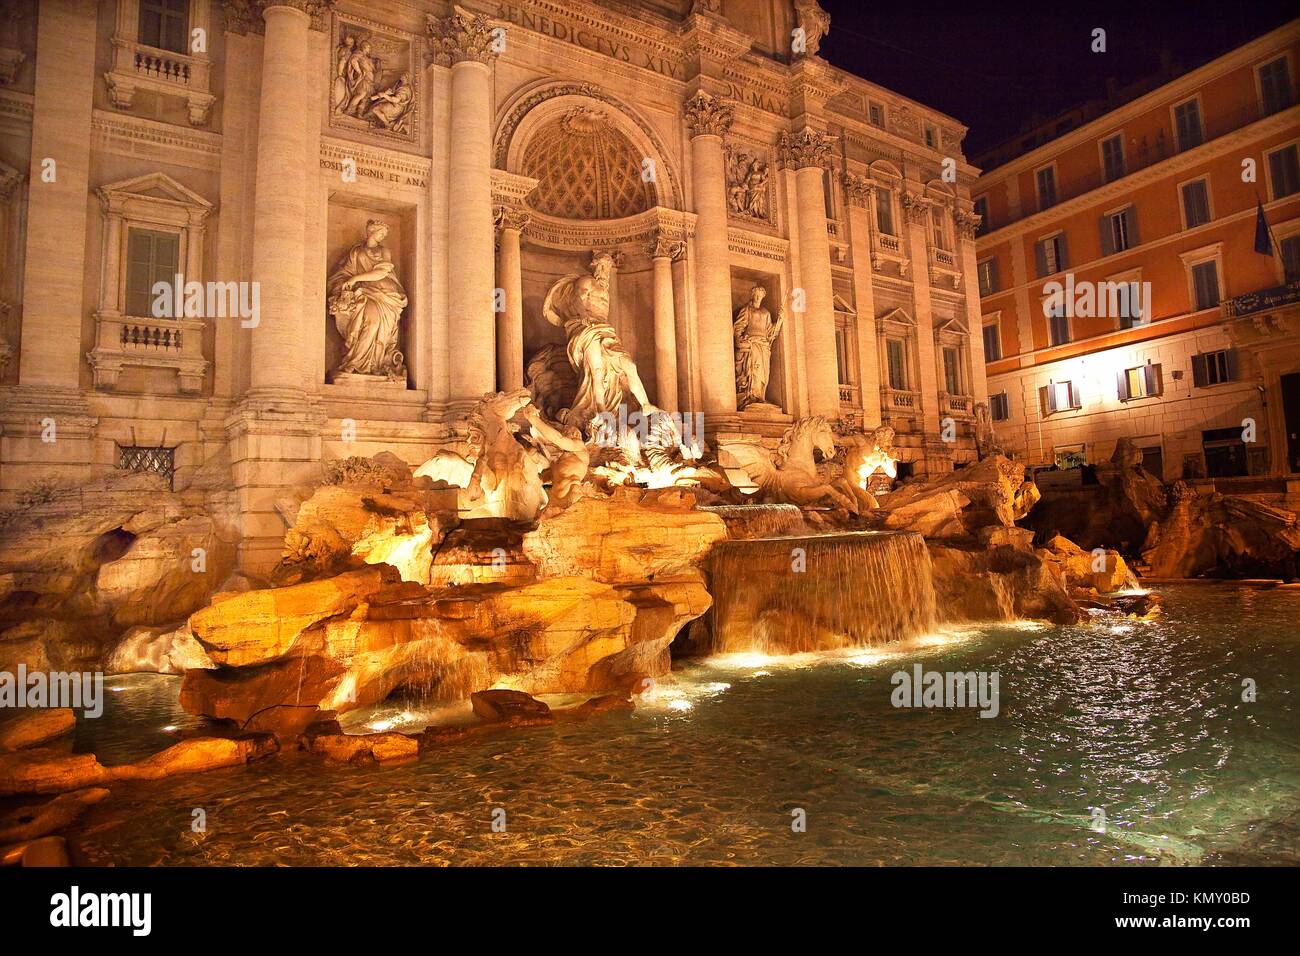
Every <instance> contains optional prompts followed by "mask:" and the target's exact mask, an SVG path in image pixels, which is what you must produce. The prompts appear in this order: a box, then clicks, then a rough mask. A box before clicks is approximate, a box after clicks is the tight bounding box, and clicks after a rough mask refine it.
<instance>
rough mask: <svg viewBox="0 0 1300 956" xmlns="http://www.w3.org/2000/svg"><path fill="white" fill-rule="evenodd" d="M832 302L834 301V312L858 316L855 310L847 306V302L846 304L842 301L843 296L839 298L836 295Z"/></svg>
mask: <svg viewBox="0 0 1300 956" xmlns="http://www.w3.org/2000/svg"><path fill="white" fill-rule="evenodd" d="M834 300H835V311H836V312H843V313H845V314H846V315H857V314H858V310H857V309H855V308H853V306H851V305H849V304H848V302H846V301H845V300H844V298H843V296H840V295H838V294H836V295H835V296H834Z"/></svg>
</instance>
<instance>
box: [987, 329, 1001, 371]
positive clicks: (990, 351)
mask: <svg viewBox="0 0 1300 956" xmlns="http://www.w3.org/2000/svg"><path fill="white" fill-rule="evenodd" d="M1000 358H1002V336H1001V335H1000V334H999V333H998V325H997V323H996V322H994V323H993V324H992V325H986V326H984V361H986V362H996V361H997V360H998V359H1000Z"/></svg>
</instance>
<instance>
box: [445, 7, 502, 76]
mask: <svg viewBox="0 0 1300 956" xmlns="http://www.w3.org/2000/svg"><path fill="white" fill-rule="evenodd" d="M452 11H453V12H452V14H451V16H449V17H435V16H434V15H433V14H431V13H430V14H427V15H426V16H425V28H426V30H427V32H428V42H429V51H430V56H431V58H432V59H433V61H434V62H435V63H437V64H439V65H440V66H454V65H455V64H457V63H465V62H476V63H490V62H491V61H492V58H493V57H495V56H496V55H497V54H498V53H499V52H500V49H499V46H500V42H501V40H502V39H504V30H505V27H504V26H502V25H501V24H498V23H495V22H493V21H491V20H489V19H488V18H487V17H485V16H483V14H481V13H472V12H470V11H469V10H466V9H464V8H463V7H460V6H454V7H453V8H452Z"/></svg>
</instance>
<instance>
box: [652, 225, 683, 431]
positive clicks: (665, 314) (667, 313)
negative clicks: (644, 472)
mask: <svg viewBox="0 0 1300 956" xmlns="http://www.w3.org/2000/svg"><path fill="white" fill-rule="evenodd" d="M685 249H686V246H685V244H684V243H683V242H681V241H680V240H675V239H671V238H669V237H667V236H664V235H663V234H660V235H658V236H656V237H655V238H654V239H653V240H652V241H651V243H650V247H649V250H648V251H649V253H650V260H651V262H652V263H653V264H654V302H655V305H654V308H655V392H656V395H655V400H656V402H657V404H658V405H659V407H660V408H662V409H663V410H664V411H666V412H675V411H677V410H678V405H677V314H676V310H675V308H674V306H673V260H674V259H676V258H678V257H679V256H680V255H681V254H682V252H683V251H685Z"/></svg>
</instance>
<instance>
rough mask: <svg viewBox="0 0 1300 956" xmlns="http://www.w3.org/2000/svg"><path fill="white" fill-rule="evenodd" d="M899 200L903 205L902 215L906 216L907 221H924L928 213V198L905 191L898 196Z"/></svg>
mask: <svg viewBox="0 0 1300 956" xmlns="http://www.w3.org/2000/svg"><path fill="white" fill-rule="evenodd" d="M899 202H900V203H901V204H902V206H903V215H904V216H905V217H907V221H908V222H925V220H926V217H927V216H929V215H930V200H928V199H926V198H925V197H924V196H918V195H917V194H916V193H909V192H905V193H903V195H902V196H900V197H899Z"/></svg>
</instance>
